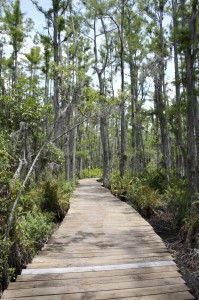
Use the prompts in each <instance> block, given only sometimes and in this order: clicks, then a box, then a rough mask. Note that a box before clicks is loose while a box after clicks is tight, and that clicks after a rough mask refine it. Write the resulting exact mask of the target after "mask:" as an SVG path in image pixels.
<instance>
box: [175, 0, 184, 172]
mask: <svg viewBox="0 0 199 300" xmlns="http://www.w3.org/2000/svg"><path fill="white" fill-rule="evenodd" d="M177 5H178V4H177V1H176V0H172V11H173V13H172V18H173V48H174V66H175V94H176V107H177V111H178V113H176V116H175V125H174V126H173V131H174V134H175V138H176V145H177V154H176V159H177V173H178V174H179V175H180V176H183V175H184V170H186V151H185V146H184V142H183V137H182V118H181V114H180V109H181V96H180V75H179V63H178V38H177V32H178V30H179V25H178V16H177V11H178V7H177Z"/></svg>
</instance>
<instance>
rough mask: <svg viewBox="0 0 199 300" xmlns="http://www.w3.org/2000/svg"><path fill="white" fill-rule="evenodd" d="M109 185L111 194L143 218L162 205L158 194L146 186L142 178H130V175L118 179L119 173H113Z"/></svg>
mask: <svg viewBox="0 0 199 300" xmlns="http://www.w3.org/2000/svg"><path fill="white" fill-rule="evenodd" d="M110 183H111V191H112V193H113V194H115V195H117V196H119V197H120V198H122V199H125V200H126V201H128V202H129V203H130V204H131V205H132V206H134V207H135V208H136V209H137V210H138V211H139V212H140V213H142V214H143V215H145V216H150V215H152V214H154V213H155V210H156V209H157V208H158V207H160V206H161V204H162V201H161V196H160V194H159V192H158V191H157V190H154V189H153V188H152V187H150V186H148V183H147V181H146V180H145V179H144V178H139V177H137V176H131V175H130V173H126V174H125V176H124V178H120V175H119V171H115V172H114V173H112V175H111V177H110Z"/></svg>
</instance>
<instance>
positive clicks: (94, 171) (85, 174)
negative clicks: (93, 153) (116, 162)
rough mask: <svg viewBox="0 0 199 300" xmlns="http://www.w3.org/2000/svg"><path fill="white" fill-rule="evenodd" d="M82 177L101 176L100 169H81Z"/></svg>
mask: <svg viewBox="0 0 199 300" xmlns="http://www.w3.org/2000/svg"><path fill="white" fill-rule="evenodd" d="M82 177H83V178H101V177H102V169H99V168H94V169H83V171H82Z"/></svg>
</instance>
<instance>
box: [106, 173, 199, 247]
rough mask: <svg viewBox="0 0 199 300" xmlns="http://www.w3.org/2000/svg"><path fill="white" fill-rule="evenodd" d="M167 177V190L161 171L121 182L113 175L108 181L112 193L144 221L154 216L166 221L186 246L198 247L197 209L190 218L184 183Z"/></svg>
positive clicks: (186, 190)
mask: <svg viewBox="0 0 199 300" xmlns="http://www.w3.org/2000/svg"><path fill="white" fill-rule="evenodd" d="M169 175H170V176H169V177H170V188H169V189H167V188H166V186H167V180H166V176H165V175H164V172H163V171H161V170H157V169H152V170H147V171H144V172H143V173H140V174H138V175H137V176H131V174H130V173H129V172H126V174H125V176H124V177H123V178H121V177H120V174H119V171H115V172H113V173H112V174H111V177H110V184H111V192H112V193H113V194H114V195H116V196H117V197H119V198H120V199H121V200H123V201H125V202H127V203H129V204H130V205H131V206H133V207H134V208H135V209H136V210H137V211H138V212H140V213H141V214H142V215H143V216H144V217H147V218H151V217H154V216H155V217H156V218H157V219H159V220H161V219H162V221H164V220H165V222H166V223H167V225H168V226H169V227H170V229H171V230H176V229H177V230H179V232H180V233H181V234H182V235H184V236H186V238H185V240H186V242H188V243H190V244H192V245H197V247H198V244H199V209H198V212H197V211H195V216H194V217H191V215H190V210H191V201H190V199H189V194H188V184H187V181H186V180H185V179H183V178H180V179H179V178H176V176H175V174H172V173H171V174H169ZM196 203H198V201H196ZM163 219H164V220H163Z"/></svg>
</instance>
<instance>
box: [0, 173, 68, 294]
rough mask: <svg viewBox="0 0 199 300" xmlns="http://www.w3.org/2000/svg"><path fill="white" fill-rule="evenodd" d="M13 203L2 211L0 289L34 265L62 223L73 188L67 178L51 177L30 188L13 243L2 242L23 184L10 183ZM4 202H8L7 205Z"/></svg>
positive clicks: (19, 211) (22, 202) (17, 216)
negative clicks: (41, 250) (34, 257)
mask: <svg viewBox="0 0 199 300" xmlns="http://www.w3.org/2000/svg"><path fill="white" fill-rule="evenodd" d="M10 185H11V188H10V199H9V200H8V201H7V202H6V204H4V205H3V201H1V199H0V203H1V206H2V208H3V209H2V210H1V211H0V223H1V225H2V227H1V229H0V289H1V290H3V289H4V288H5V287H6V286H7V284H8V282H9V281H10V280H14V279H15V278H16V274H19V273H20V271H21V269H22V268H23V267H24V266H25V265H26V264H27V263H29V262H30V261H31V259H32V257H33V256H34V255H35V254H36V252H37V251H38V250H39V249H41V247H42V246H43V244H44V243H45V242H46V240H47V239H48V237H49V236H50V235H51V234H52V232H53V230H54V229H55V228H56V226H57V225H56V224H57V223H58V222H60V221H62V220H63V218H64V216H65V215H66V213H67V211H68V209H69V206H70V203H69V198H70V195H71V193H72V191H73V186H72V184H71V183H69V182H65V179H64V176H63V175H61V176H59V177H55V176H54V177H53V176H48V177H47V178H46V180H43V181H42V182H41V183H39V184H36V183H35V182H34V181H33V183H32V184H30V185H29V187H28V188H27V190H26V192H25V193H24V194H23V196H22V197H21V199H20V202H19V204H18V207H17V210H16V213H15V219H14V224H13V226H12V231H11V236H10V240H9V241H8V242H6V243H5V242H3V239H4V233H5V228H6V219H7V218H8V216H9V212H10V209H11V207H12V203H13V201H14V199H15V197H16V195H17V192H18V190H19V188H20V185H21V183H20V182H19V181H17V182H11V183H10ZM4 202H5V201H4Z"/></svg>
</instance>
